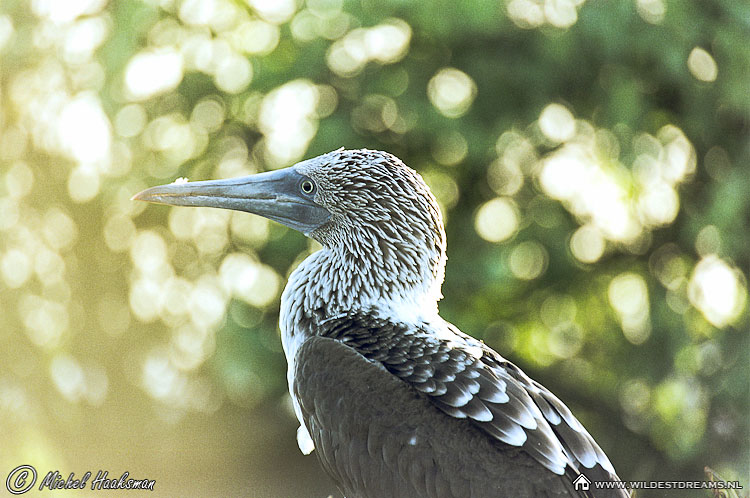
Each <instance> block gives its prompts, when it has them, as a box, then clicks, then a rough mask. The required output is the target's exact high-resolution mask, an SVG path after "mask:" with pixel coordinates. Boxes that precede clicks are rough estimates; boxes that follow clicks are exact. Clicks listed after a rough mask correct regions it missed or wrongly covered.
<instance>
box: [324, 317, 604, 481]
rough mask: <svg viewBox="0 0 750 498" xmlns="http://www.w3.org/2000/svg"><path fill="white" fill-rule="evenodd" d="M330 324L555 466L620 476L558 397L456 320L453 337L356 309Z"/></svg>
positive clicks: (457, 413) (456, 410) (331, 331)
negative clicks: (362, 315) (462, 328)
mask: <svg viewBox="0 0 750 498" xmlns="http://www.w3.org/2000/svg"><path fill="white" fill-rule="evenodd" d="M365 323H366V325H365ZM328 325H329V326H328V327H326V330H325V332H324V334H325V335H326V336H328V337H331V338H335V339H337V340H340V341H341V342H343V343H344V344H347V345H349V346H350V347H352V348H354V349H355V350H357V351H358V352H359V353H360V354H362V355H363V356H365V357H366V358H367V359H369V360H371V361H375V362H378V363H380V364H381V365H382V366H383V367H384V368H385V369H386V370H387V371H389V372H390V373H391V374H393V375H395V376H396V377H398V378H400V379H401V380H403V381H405V382H407V383H408V384H410V385H411V386H412V387H414V388H415V389H416V390H417V391H419V392H421V393H423V394H425V395H427V396H428V397H429V398H430V399H431V400H432V401H433V402H434V403H435V405H436V406H437V407H439V408H440V410H442V411H443V412H444V413H446V414H447V415H450V416H452V417H455V418H458V419H466V418H468V419H470V420H472V421H473V422H474V423H475V424H476V425H477V426H479V427H480V428H482V429H483V430H484V431H485V432H487V433H488V434H489V435H491V436H493V437H494V438H496V439H498V440H500V441H502V442H504V443H506V444H509V445H511V446H517V447H522V448H524V449H525V450H526V451H528V452H529V453H530V454H531V455H532V456H534V458H536V459H537V460H538V461H539V462H540V463H542V464H543V465H544V466H545V467H547V468H548V469H549V470H551V471H553V472H555V473H556V474H558V475H563V474H564V473H565V471H566V467H572V468H573V469H575V470H577V471H582V470H583V468H586V469H590V468H592V467H594V466H596V465H597V464H599V465H601V467H602V468H603V469H604V470H606V471H607V472H608V473H610V474H612V475H613V476H614V474H615V472H614V469H613V467H612V464H611V463H610V462H609V459H608V458H607V457H606V455H605V454H604V452H603V451H602V450H601V449H600V448H599V446H598V445H597V444H596V442H595V441H594V440H593V438H592V437H591V436H590V435H589V434H588V432H586V430H585V429H584V428H583V426H582V425H581V424H580V422H578V420H577V419H576V418H575V417H574V416H573V414H572V413H571V412H570V410H569V409H568V408H567V407H566V406H565V405H564V404H563V403H562V402H561V401H560V400H559V399H557V398H556V397H555V396H554V395H553V394H552V393H550V392H549V391H548V390H547V389H545V388H544V387H543V386H541V385H540V384H538V383H537V382H535V381H533V380H531V379H530V378H529V377H527V376H526V375H525V374H524V373H523V372H522V371H521V370H520V369H519V368H518V367H516V366H515V365H513V364H512V363H510V362H508V361H507V360H505V359H504V358H502V357H501V356H500V355H498V354H497V353H496V352H495V351H493V350H492V349H490V348H488V347H487V346H485V345H484V344H483V343H480V342H479V341H476V340H475V339H473V338H471V337H469V336H466V335H465V334H463V333H461V332H460V331H458V330H457V329H455V328H454V327H452V326H450V325H448V330H449V331H450V333H451V334H453V336H454V337H455V339H453V337H451V338H450V340H448V339H446V338H445V333H444V332H443V334H442V335H440V336H439V335H438V334H435V333H433V332H432V331H430V330H429V326H430V325H429V324H423V326H422V327H407V326H405V325H403V324H393V323H391V322H387V321H385V320H377V319H375V320H373V319H372V317H368V319H367V320H366V321H364V320H359V319H357V317H352V316H350V317H347V318H345V319H340V320H335V321H332V322H331V323H329V324H328ZM477 349H479V350H480V351H481V355H477ZM477 356H479V357H477Z"/></svg>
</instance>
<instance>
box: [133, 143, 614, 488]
mask: <svg viewBox="0 0 750 498" xmlns="http://www.w3.org/2000/svg"><path fill="white" fill-rule="evenodd" d="M133 199H136V200H141V201H148V202H154V203H160V204H167V205H172V206H195V207H214V208H223V209H231V210H238V211H245V212H249V213H253V214H255V215H260V216H263V217H265V218H268V219H270V220H273V221H276V222H278V223H281V224H283V225H285V226H287V227H289V228H292V229H294V230H296V231H299V232H301V233H302V234H304V235H305V236H307V237H309V238H311V239H313V240H315V241H317V242H319V243H320V246H321V248H320V249H319V250H317V251H315V252H313V253H312V254H311V255H309V256H308V257H307V258H306V259H305V260H303V261H302V262H301V263H300V264H299V265H298V266H297V268H296V269H294V271H292V273H291V274H290V276H289V278H288V282H287V284H286V287H285V289H284V291H283V293H282V296H281V305H280V313H279V328H280V332H281V342H282V346H283V349H284V353H285V356H286V360H287V364H288V369H287V380H288V383H289V392H290V395H291V398H292V404H293V407H294V412H295V414H296V417H297V419H298V420H299V423H300V426H299V429H298V430H297V442H298V445H299V447H300V450H302V452H303V453H305V454H309V453H311V452H312V451H313V450H314V451H315V452H316V454H317V456H318V460H319V462H320V464H321V466H322V468H323V469H324V470H325V471H326V472H327V473H328V474H329V475H330V476H331V477H332V479H333V480H334V481H335V483H336V485H337V486H338V488H339V490H340V491H341V492H342V494H343V495H344V496H346V497H347V498H402V497H403V498H497V497H503V496H513V497H563V496H596V497H599V496H606V497H625V496H629V494H628V492H627V491H626V490H625V488H624V487H623V485H622V481H621V480H620V479H619V477H618V476H617V473H616V472H615V469H614V467H613V466H612V463H611V462H610V460H609V458H608V457H607V455H606V454H605V453H604V452H603V451H602V449H601V448H600V447H599V445H598V444H597V443H596V442H595V441H594V439H593V438H592V436H591V435H590V434H589V433H588V432H587V431H586V429H585V428H584V427H583V425H582V424H581V423H580V422H579V421H578V419H577V418H576V417H575V416H574V415H573V414H572V412H571V411H570V409H569V408H568V407H567V406H566V405H565V404H564V403H563V402H562V401H560V400H559V399H558V398H557V397H556V396H555V395H554V394H552V393H551V392H550V391H549V390H548V389H546V388H545V387H544V386H542V385H541V384H540V383H538V382H536V381H534V380H532V379H531V378H530V377H529V376H527V375H526V374H525V373H524V372H523V371H522V370H521V369H520V368H519V367H517V366H516V365H515V364H513V363H511V362H510V361H508V360H507V359H505V358H503V357H502V356H501V355H500V354H499V353H497V352H496V351H495V350H493V349H492V348H490V347H489V346H488V345H487V344H485V343H484V342H483V341H480V340H477V339H475V338H473V337H472V336H470V335H467V334H465V333H463V332H461V331H460V330H459V329H458V328H457V327H456V326H454V325H453V324H451V323H449V322H447V321H446V320H444V319H443V318H441V317H440V315H439V313H438V301H439V300H440V299H441V298H442V294H441V286H442V283H443V280H444V270H445V265H446V235H445V229H444V225H443V220H442V215H441V211H440V208H439V206H438V203H437V201H436V199H435V197H434V196H433V194H432V193H431V191H430V189H429V187H428V186H427V184H426V183H425V182H424V180H423V179H422V177H421V176H420V175H419V174H418V173H417V172H416V171H415V170H413V169H411V168H409V167H408V166H406V165H405V164H404V163H403V162H402V161H401V160H400V159H398V158H397V157H396V156H394V155H392V154H390V153H387V152H383V151H377V150H368V149H357V150H347V149H344V148H341V149H338V150H334V151H332V152H329V153H327V154H323V155H320V156H317V157H314V158H311V159H307V160H304V161H301V162H298V163H297V164H295V165H293V166H290V167H287V168H282V169H277V170H272V171H266V172H262V173H257V174H254V175H250V176H246V177H240V178H232V179H223V180H208V181H196V182H187V181H184V180H183V181H177V182H175V183H172V184H168V185H162V186H156V187H152V188H148V189H146V190H144V191H142V192H140V193H138V194H136V195H135V196H134V197H133ZM581 476H583V477H581ZM584 478H585V479H584ZM583 481H585V482H583ZM597 482H598V483H604V485H603V486H598V487H597V486H596V483H597Z"/></svg>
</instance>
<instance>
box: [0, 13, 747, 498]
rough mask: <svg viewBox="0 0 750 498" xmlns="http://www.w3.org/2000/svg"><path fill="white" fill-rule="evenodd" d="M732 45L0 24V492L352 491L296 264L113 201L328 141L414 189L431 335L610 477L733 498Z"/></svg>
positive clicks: (183, 25)
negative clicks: (294, 289) (378, 157)
mask: <svg viewBox="0 0 750 498" xmlns="http://www.w3.org/2000/svg"><path fill="white" fill-rule="evenodd" d="M749 20H750V6H749V5H748V4H746V3H744V2H736V1H734V0H711V1H706V2H669V1H666V0H626V1H621V2H593V1H591V2H586V1H585V0H508V1H503V0H472V1H469V2H451V1H436V2H412V3H409V2H402V1H397V0H385V1H381V2H375V1H371V0H361V1H348V0H346V1H345V0H307V1H302V0H247V1H246V2H242V1H239V0H236V1H232V0H182V1H180V0H142V1H139V0H129V1H109V2H107V1H106V0H66V1H59V0H29V1H21V0H4V1H3V2H2V3H1V4H0V434H2V437H3V442H2V444H1V445H0V471H2V472H1V473H0V477H2V481H3V482H4V480H5V478H6V477H7V474H8V472H10V470H11V469H13V468H14V467H16V466H18V465H21V464H32V465H34V466H35V467H36V468H37V469H38V470H39V471H40V473H41V474H42V475H43V474H46V472H47V471H50V470H60V472H61V473H62V474H63V475H64V476H65V477H67V474H68V473H70V472H75V473H76V475H78V476H80V475H81V474H83V473H84V472H86V471H88V470H90V471H93V472H94V473H96V471H97V470H99V469H104V470H108V471H109V473H110V476H111V477H112V476H116V477H119V475H120V474H122V473H123V472H124V471H129V472H130V473H131V475H132V477H135V478H149V479H155V480H156V488H155V489H156V491H157V492H158V495H160V496H252V497H287V496H289V497H321V498H322V497H326V496H328V495H329V494H332V495H333V496H339V495H338V494H337V492H336V490H335V487H334V486H333V484H332V483H331V482H330V481H329V480H328V479H327V478H326V477H325V476H324V475H323V472H322V471H321V470H320V469H319V467H318V464H317V461H316V460H315V458H314V457H312V456H311V457H303V456H302V455H301V454H300V453H299V451H298V450H297V448H296V443H295V430H294V429H295V425H296V422H295V420H294V415H293V413H292V411H291V409H290V403H289V399H288V395H287V394H286V385H285V368H286V365H285V362H284V358H283V354H282V352H281V346H280V341H279V337H278V331H277V326H276V322H277V318H278V305H279V296H280V293H281V290H282V289H283V286H284V284H285V281H286V277H287V275H288V273H289V272H290V271H291V269H292V268H294V266H295V265H296V264H298V263H299V261H300V260H301V259H302V258H303V257H305V256H306V255H307V254H309V253H310V252H311V251H314V250H315V247H314V246H313V244H311V243H310V242H309V241H307V240H306V239H304V237H302V236H301V235H299V234H297V233H294V232H292V231H290V230H288V229H286V228H283V227H281V226H279V225H275V224H273V223H270V222H268V221H266V220H265V219H262V218H260V217H255V216H251V215H248V214H245V213H235V212H229V211H220V210H211V209H189V208H176V209H171V208H166V207H163V206H153V205H152V206H148V205H146V204H144V203H136V202H132V201H130V197H131V196H132V195H133V194H134V193H136V192H138V191H139V190H141V189H143V188H145V187H147V186H151V185H156V184H161V183H169V182H171V181H173V180H175V179H176V178H178V177H187V178H189V179H191V180H200V179H208V178H225V177H232V176H239V175H246V174H251V173H255V172H259V171H264V170H268V169H274V168H279V167H284V166H289V165H291V164H293V163H294V162H296V161H298V160H301V159H303V158H307V157H312V156H314V155H317V154H320V153H324V152H327V151H329V150H332V149H335V148H338V147H340V146H345V147H347V148H356V147H368V148H378V149H384V150H388V151H390V152H392V153H394V154H396V155H398V156H399V157H401V158H402V159H404V160H405V161H406V163H407V164H409V165H410V166H412V167H414V168H415V169H417V170H419V171H420V172H421V174H422V175H423V176H424V178H425V179H426V181H427V182H428V183H429V185H430V186H431V187H432V190H433V192H434V193H435V194H436V196H437V198H438V200H439V202H440V204H441V208H442V210H443V213H444V216H445V218H446V221H447V231H448V254H449V262H448V268H447V277H446V284H445V286H444V288H443V290H444V294H445V300H444V301H443V303H442V304H441V311H442V314H443V316H445V317H446V318H447V319H449V320H451V321H453V322H454V323H456V324H457V325H459V326H460V327H461V328H462V329H463V330H464V331H466V332H468V333H470V334H472V335H474V336H476V337H480V338H483V339H484V340H485V341H486V342H487V343H488V344H490V345H491V346H493V347H494V348H495V349H497V350H498V351H500V352H501V353H502V354H503V355H504V356H506V357H508V358H510V359H511V360H513V361H515V362H516V363H518V364H519V365H520V366H521V367H522V368H524V369H525V370H526V371H527V372H528V373H529V374H530V375H531V376H532V377H534V378H536V379H537V380H539V381H541V382H542V383H543V384H545V385H547V386H548V387H549V388H551V389H552V390H553V391H554V392H555V393H557V394H558V395H559V396H560V397H561V398H562V399H563V400H565V401H566V402H567V403H568V404H569V405H570V407H571V408H572V409H573V411H574V412H575V413H576V414H577V415H578V416H579V418H580V419H581V420H582V421H583V422H584V424H585V425H586V426H587V427H588V428H589V430H590V432H592V433H593V434H594V436H595V437H596V439H597V440H598V441H599V443H600V444H601V445H602V446H603V447H604V449H605V450H606V451H607V452H608V453H609V455H610V457H611V459H612V461H613V463H614V465H615V467H616V468H617V469H618V472H619V474H620V476H621V477H622V478H623V479H626V480H629V479H661V480H674V479H688V480H702V479H703V478H704V475H703V468H704V466H709V467H711V468H713V469H714V470H716V471H717V472H718V474H719V475H721V476H722V477H724V478H726V479H730V480H740V481H741V482H742V483H743V485H744V486H745V493H747V487H748V486H750V479H748V478H749V477H750V332H749V331H748V329H749V328H750V327H749V325H750V320H749V319H748V309H747V302H748V296H747V274H748V269H749V268H750V238H749V237H750V236H749V235H748V234H749V233H750V225H749V224H748V223H749V220H750V181H749V180H748V178H749V176H748V175H750V167H749V165H750V140H749V137H750V127H749V123H750V44H748V42H747V41H748V39H750V21H749ZM59 493H60V494H61V495H62V494H63V493H64V494H65V496H84V495H86V494H87V493H86V492H78V491H71V490H68V491H61V492H59ZM99 493H101V492H99ZM30 494H31V495H32V496H33V495H40V494H41V493H40V492H39V491H34V492H31V493H30ZM88 494H91V493H90V492H88ZM136 494H137V493H136ZM639 496H655V495H653V494H649V493H645V492H644V493H641V494H640V495H639ZM675 496H677V495H675ZM698 496H708V494H705V495H704V494H699V495H698Z"/></svg>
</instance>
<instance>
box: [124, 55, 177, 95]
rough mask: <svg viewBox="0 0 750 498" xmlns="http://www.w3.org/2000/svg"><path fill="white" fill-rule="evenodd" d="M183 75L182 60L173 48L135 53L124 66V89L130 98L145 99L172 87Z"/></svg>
mask: <svg viewBox="0 0 750 498" xmlns="http://www.w3.org/2000/svg"><path fill="white" fill-rule="evenodd" d="M182 75H183V60H182V56H181V55H180V53H179V52H177V51H175V50H174V49H161V50H148V51H144V52H141V53H139V54H136V55H135V56H133V58H132V59H130V61H129V62H128V65H127V67H126V68H125V89H126V91H127V94H128V96H129V97H130V99H131V100H146V99H148V98H151V97H153V96H155V95H158V94H161V93H164V92H168V91H169V90H172V89H174V88H175V87H176V86H177V85H178V84H179V83H180V81H182Z"/></svg>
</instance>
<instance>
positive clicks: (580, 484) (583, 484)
mask: <svg viewBox="0 0 750 498" xmlns="http://www.w3.org/2000/svg"><path fill="white" fill-rule="evenodd" d="M589 485H591V481H589V479H588V477H586V476H585V475H583V474H579V475H578V477H576V478H575V479H573V487H574V488H575V489H576V491H588V490H589Z"/></svg>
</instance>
